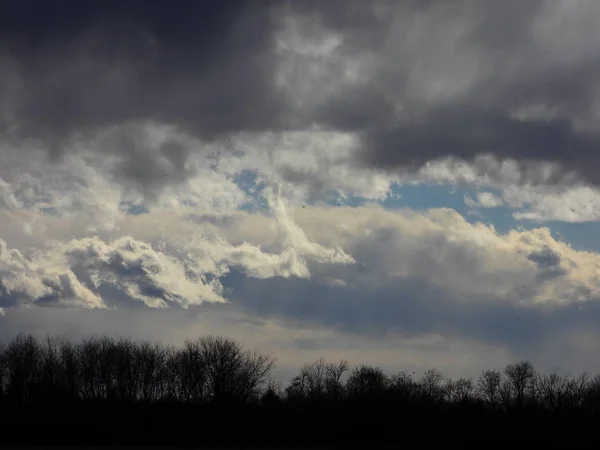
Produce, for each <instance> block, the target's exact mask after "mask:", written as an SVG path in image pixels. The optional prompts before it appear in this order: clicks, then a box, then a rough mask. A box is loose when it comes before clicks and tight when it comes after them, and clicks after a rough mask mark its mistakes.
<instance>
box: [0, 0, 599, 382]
mask: <svg viewBox="0 0 600 450" xmlns="http://www.w3.org/2000/svg"><path fill="white" fill-rule="evenodd" d="M599 49H600V3H599V2H597V1H594V0H589V1H586V0H557V1H538V0H528V1H517V0H507V1H502V2H499V1H495V0H482V1H475V0H473V1H471V0H464V1H463V0H458V1H453V2H447V1H434V0H431V1H416V0H415V1H411V0H406V1H402V2H400V1H383V0H375V1H369V2H367V1H362V0H361V1H353V0H328V1H327V2H322V1H316V0H294V1H285V0H265V1H261V2H258V1H251V0H248V1H243V0H230V1H227V2H222V1H216V0H204V1H202V2H196V1H192V0H180V1H178V2H176V3H170V4H168V3H167V2H162V1H157V0H149V1H141V0H123V1H116V0H104V1H88V2H79V1H75V0H64V1H61V2H41V1H33V0H6V1H4V2H2V6H1V7H0V67H2V70H1V71H0V341H6V340H8V339H10V338H12V337H13V336H15V335H16V334H17V333H19V332H21V331H24V332H27V333H34V334H36V335H39V336H43V335H45V334H46V333H51V334H60V335H63V336H66V337H68V338H71V339H80V338H82V337H87V336H90V335H93V334H108V335H110V336H115V337H117V336H118V337H125V336H126V337H131V338H134V339H148V340H153V341H162V342H165V343H170V344H174V345H178V344H181V343H182V342H183V341H184V339H185V338H187V337H191V338H194V337H196V336H199V335H204V334H217V335H226V336H229V337H231V338H234V339H236V340H238V341H240V342H241V343H242V344H243V345H244V346H246V347H247V348H254V349H258V350H261V351H263V352H266V353H272V354H273V355H274V356H276V358H277V372H276V373H277V376H278V377H280V378H281V379H283V380H285V379H289V377H291V376H292V374H293V373H294V371H295V370H297V368H298V367H299V366H300V365H301V364H302V363H304V362H310V361H314V360H316V359H317V358H320V357H325V358H326V359H328V360H332V361H337V360H339V359H340V358H343V359H347V360H348V361H349V362H350V363H351V364H363V363H364V364H372V365H377V366H380V367H382V368H383V369H384V370H386V371H388V372H391V373H393V372H397V371H401V370H406V371H424V370H427V369H429V368H433V367H435V368H437V369H439V370H441V371H442V373H444V374H446V375H447V376H453V377H457V376H461V375H465V376H476V375H477V374H478V373H480V371H481V370H482V369H484V368H502V367H503V366H504V365H505V364H507V363H510V362H514V361H516V360H521V359H528V360H530V361H532V362H533V363H534V364H535V365H536V367H538V368H539V369H540V370H542V371H552V370H556V371H559V372H564V373H566V372H582V371H591V372H600V360H599V359H598V358H597V355H598V351H599V350H600V346H599V344H598V342H600V339H599V338H600V332H599V331H598V330H599V329H600V327H599V325H600V289H599V282H600V241H599V239H598V232H599V231H600V225H599V224H598V221H599V220H600V175H598V174H599V173H600V171H599V170H598V169H599V168H600V154H599V153H598V150H599V149H600V126H599V125H598V123H600V122H599V120H598V119H599V118H600V81H599V80H600V50H599Z"/></svg>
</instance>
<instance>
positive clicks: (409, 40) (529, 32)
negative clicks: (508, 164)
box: [315, 1, 600, 184]
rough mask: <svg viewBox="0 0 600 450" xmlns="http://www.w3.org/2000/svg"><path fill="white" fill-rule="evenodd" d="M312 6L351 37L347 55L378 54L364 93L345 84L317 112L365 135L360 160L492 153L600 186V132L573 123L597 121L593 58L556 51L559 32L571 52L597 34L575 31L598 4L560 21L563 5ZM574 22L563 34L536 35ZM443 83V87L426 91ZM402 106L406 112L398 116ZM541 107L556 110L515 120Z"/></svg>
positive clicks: (384, 162)
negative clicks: (559, 168)
mask: <svg viewBox="0 0 600 450" xmlns="http://www.w3.org/2000/svg"><path fill="white" fill-rule="evenodd" d="M354 5H356V4H354ZM588 6H589V5H588ZM589 7H590V8H592V6H589ZM315 9H316V10H318V11H319V16H320V17H321V18H322V20H323V22H324V23H325V24H327V26H329V27H332V28H333V29H336V30H337V31H338V32H340V33H342V34H343V35H344V38H345V40H344V43H345V44H344V45H342V46H341V50H340V52H343V54H345V55H347V56H348V57H350V56H353V55H356V54H361V53H364V54H376V55H377V56H378V57H379V58H380V66H379V67H377V68H375V69H373V70H372V71H371V72H370V73H371V75H370V76H369V77H368V79H365V80H363V82H362V83H361V87H360V89H356V88H354V87H352V88H350V89H348V90H341V91H340V93H339V95H337V96H336V97H335V98H333V99H331V100H330V101H329V102H328V103H327V104H325V105H321V107H320V108H318V109H317V112H316V114H317V115H318V117H319V119H320V120H321V121H323V122H325V123H329V124H330V125H331V126H332V127H334V128H342V129H349V130H354V131H358V132H360V134H361V136H362V139H363V148H362V152H361V153H360V161H359V162H360V163H361V164H363V165H367V166H375V167H379V168H391V169H396V168H399V167H403V168H406V167H408V168H412V169H417V168H419V167H421V166H422V165H423V164H424V163H426V162H427V161H431V160H435V159H439V158H444V157H447V156H454V157H457V158H460V159H464V160H468V161H472V160H473V159H474V158H475V157H476V156H478V155H482V154H486V153H491V154H493V155H495V156H496V157H499V158H500V159H506V158H512V159H515V160H517V161H520V162H521V163H523V164H524V166H525V168H527V166H528V165H529V166H530V165H531V162H535V161H540V160H546V161H552V162H558V163H560V164H561V165H563V166H564V169H565V170H566V171H568V170H575V171H577V172H578V173H579V174H580V176H582V177H584V178H585V179H586V180H587V181H591V182H593V183H596V184H597V183H598V182H600V179H598V178H597V174H596V170H595V169H594V168H595V167H596V166H597V162H598V161H597V156H596V155H595V154H596V148H597V147H598V146H599V145H600V133H598V130H597V128H596V130H594V131H589V130H588V131H581V130H580V129H578V125H579V124H581V123H586V124H589V123H590V121H592V123H593V122H594V121H593V118H594V117H596V113H597V110H598V105H597V103H595V100H594V99H595V98H596V97H595V94H594V93H595V92H596V91H597V87H598V85H597V80H598V76H599V75H600V65H599V64H598V63H597V61H598V57H597V56H598V53H597V50H596V51H595V52H594V51H589V52H588V53H584V52H583V51H581V52H576V51H575V52H573V54H571V55H568V56H565V53H564V52H561V51H560V46H559V44H560V42H561V39H562V40H563V41H564V40H567V41H568V42H569V43H570V45H571V46H572V47H574V48H576V47H577V44H578V43H581V44H583V43H585V42H586V40H589V39H595V36H590V35H589V33H587V32H586V31H585V28H578V29H573V28H572V27H577V26H578V23H577V22H576V20H578V19H581V20H584V15H585V14H592V13H593V11H591V10H590V11H587V13H586V10H579V9H578V8H575V7H574V8H572V9H569V10H568V11H566V14H565V15H566V18H563V17H562V16H560V14H558V13H557V12H556V11H562V10H559V5H558V4H548V3H546V4H544V3H543V2H537V1H533V2H527V3H523V2H510V1H509V2H493V1H485V2H471V1H461V2H435V1H433V2H419V4H418V5H417V3H416V2H402V3H401V4H400V3H399V2H397V3H392V2H373V3H368V4H366V3H363V4H362V5H361V6H359V7H356V8H339V9H340V10H344V11H346V13H340V14H337V10H336V13H334V12H333V8H332V9H331V10H328V9H325V8H321V7H318V6H315ZM357 9H358V10H360V13H359V12H357ZM564 9H566V7H565V8H563V10H564ZM365 10H368V11H365ZM368 12H370V14H369V13H368ZM394 12H396V14H394ZM361 16H362V17H363V18H362V19H361V18H360V17H361ZM569 19H570V20H571V23H568V22H567V23H566V24H565V25H564V26H566V27H569V35H568V36H565V37H561V36H560V35H558V34H555V35H554V36H551V37H550V36H548V33H546V34H545V35H544V34H543V33H542V32H541V31H540V29H543V27H544V26H546V27H547V26H548V25H547V24H549V23H550V24H554V23H555V22H557V21H559V22H560V20H562V21H563V22H564V21H567V20H569ZM574 19H576V20H575V22H576V23H573V21H574ZM560 23H562V22H560ZM560 23H559V25H560ZM564 26H562V27H557V28H556V31H558V30H559V29H561V30H564V29H565V28H564ZM590 27H591V25H590ZM540 34H542V35H541V36H540ZM415 36H416V37H415ZM457 36H458V37H457ZM445 41H448V42H451V44H447V45H449V46H450V47H445V45H446V43H445ZM596 48H597V46H596ZM578 53H580V54H578ZM463 59H465V63H464V64H462V63H461V62H460V61H462V60H463ZM461 71H463V72H461ZM465 79H469V81H464V80H465ZM461 83H462V84H461ZM438 84H441V85H442V88H441V91H442V92H441V93H438V94H436V95H435V96H433V97H431V95H429V94H427V92H426V91H427V89H432V86H435V85H438ZM444 84H445V85H447V88H446V89H444V87H443V85H444ZM456 86H459V88H456V89H454V90H453V88H455V87H456ZM455 91H456V92H455ZM396 103H400V105H401V106H402V114H403V116H404V117H402V118H396V117H394V116H395V115H397V114H395V113H394V110H395V108H396ZM536 106H543V107H545V108H548V109H550V110H554V111H555V116H554V117H551V118H550V119H548V118H531V119H528V120H520V119H517V118H516V117H514V115H515V110H519V109H520V108H527V107H536ZM525 172H526V173H525V176H528V175H531V173H529V172H530V170H526V171H525ZM521 181H523V180H521ZM537 181H540V180H537ZM559 181H560V180H556V179H549V180H543V182H545V183H556V182H559Z"/></svg>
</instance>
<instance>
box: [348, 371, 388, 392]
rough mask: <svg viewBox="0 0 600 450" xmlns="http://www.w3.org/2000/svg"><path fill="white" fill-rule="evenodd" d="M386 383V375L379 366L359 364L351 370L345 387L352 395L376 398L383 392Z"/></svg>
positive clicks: (386, 385)
mask: <svg viewBox="0 0 600 450" xmlns="http://www.w3.org/2000/svg"><path fill="white" fill-rule="evenodd" d="M388 383H389V380H388V377H387V376H386V375H385V373H383V370H381V369H380V368H379V367H372V366H366V365H361V366H358V367H356V368H354V370H352V373H351V374H350V377H348V381H347V383H346V388H347V389H348V393H349V394H350V395H352V396H356V397H362V398H367V397H369V398H377V397H379V396H381V394H383V393H384V391H385V389H386V388H387V387H388Z"/></svg>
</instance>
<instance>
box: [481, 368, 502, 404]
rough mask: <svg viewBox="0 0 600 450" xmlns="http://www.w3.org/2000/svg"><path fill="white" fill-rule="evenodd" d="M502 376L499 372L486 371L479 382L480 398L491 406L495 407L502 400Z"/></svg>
mask: <svg viewBox="0 0 600 450" xmlns="http://www.w3.org/2000/svg"><path fill="white" fill-rule="evenodd" d="M501 381H502V375H501V374H500V372H498V371H497V370H484V371H483V372H482V373H481V375H479V379H478V380H477V391H478V394H479V396H480V397H481V398H482V399H483V400H484V401H486V402H487V403H488V404H490V405H495V404H496V402H497V401H498V400H499V398H500V383H501Z"/></svg>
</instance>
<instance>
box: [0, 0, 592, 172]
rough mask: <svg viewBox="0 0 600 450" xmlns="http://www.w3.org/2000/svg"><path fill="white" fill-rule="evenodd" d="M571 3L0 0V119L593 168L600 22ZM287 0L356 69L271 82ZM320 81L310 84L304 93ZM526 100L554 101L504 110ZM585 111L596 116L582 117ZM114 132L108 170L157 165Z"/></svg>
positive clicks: (382, 164)
mask: <svg viewBox="0 0 600 450" xmlns="http://www.w3.org/2000/svg"><path fill="white" fill-rule="evenodd" d="M569 5H571V3H570V2H569V3H568V4H567V2H564V3H559V2H557V3H550V2H542V1H534V0H532V1H527V2H522V1H512V0H509V1H502V2H499V1H494V0H488V1H479V2H478V1H470V0H464V1H456V2H443V1H416V0H414V1H402V2H399V1H373V2H367V1H350V0H348V1H345V0H344V1H337V0H331V1H328V2H321V1H302V0H298V1H295V2H289V1H283V0H273V1H249V0H247V1H242V0H231V1H217V0H210V1H208V0H207V1H198V2H195V1H192V0H183V1H180V2H177V3H176V4H167V3H166V2H161V1H157V0H153V1H141V0H124V1H116V0H107V1H94V2H77V1H74V0H65V1H61V2H41V1H33V0H7V1H5V2H3V3H2V6H1V7H0V8H1V9H0V64H1V65H2V67H3V69H4V70H3V71H2V75H0V131H3V132H4V134H5V135H9V136H11V137H13V138H15V137H16V138H29V137H39V138H42V139H43V140H45V142H46V143H47V144H48V145H50V144H52V143H54V144H56V143H59V144H60V143H62V142H63V139H64V138H66V137H69V136H71V135H72V134H73V133H74V132H77V133H81V132H86V131H95V130H97V129H99V128H101V127H103V126H109V125H115V124H118V125H120V124H126V123H128V122H139V121H144V120H156V121H161V122H165V123H169V124H174V125H178V126H180V127H182V128H183V129H186V130H187V131H190V132H192V133H194V134H195V135H196V136H198V137H201V138H205V139H211V138H215V137H222V136H224V135H226V134H228V133H230V132H237V131H241V130H245V131H265V130H281V129H290V128H292V127H293V128H297V129H306V128H307V127H308V126H312V125H315V124H317V125H321V126H323V127H325V128H330V129H338V130H347V131H356V132H358V133H359V136H361V138H362V146H361V150H360V152H359V155H358V158H357V160H356V163H357V164H359V165H362V166H368V167H378V168H386V169H393V170H395V169H396V168H406V167H409V168H418V167H420V166H421V165H422V164H424V163H425V162H427V161H430V160H434V159H439V158H444V157H447V156H455V157H458V158H461V159H465V160H473V159H474V158H475V157H476V156H478V155H481V154H487V153H491V154H493V155H495V156H496V157H498V159H500V160H503V159H506V158H514V159H516V160H518V161H521V162H522V163H523V164H525V165H527V164H531V162H532V161H533V162H536V161H542V160H546V161H553V162H558V163H560V164H561V165H562V166H564V168H565V171H570V170H574V171H576V172H578V173H579V174H580V175H581V176H583V177H584V178H586V179H587V180H588V181H591V182H593V183H600V178H599V177H598V176H597V171H596V170H595V168H596V167H597V163H598V161H597V159H598V157H597V156H596V154H597V148H599V146H600V134H599V133H598V132H597V131H594V127H596V125H594V124H595V122H596V121H595V120H594V118H595V117H597V114H598V111H599V108H598V102H597V101H596V98H597V95H596V93H597V92H598V89H599V87H600V86H599V85H598V81H597V80H600V63H598V61H600V58H599V56H600V51H599V50H598V48H599V47H598V45H595V44H600V42H598V43H595V42H594V41H595V40H598V39H599V37H600V36H599V37H596V34H594V33H592V32H593V30H594V29H596V28H598V27H597V26H595V25H594V23H593V22H590V20H593V18H594V17H597V16H598V14H600V5H597V6H594V4H593V3H591V4H585V5H582V7H575V6H573V7H571V6H569ZM594 8H596V9H594ZM286 14H289V15H290V16H291V17H293V16H303V17H305V18H307V19H308V21H309V22H307V23H310V24H312V25H311V26H316V27H317V28H320V29H323V30H325V31H326V32H332V33H336V34H337V35H338V36H339V37H340V45H339V46H338V47H337V48H336V49H335V58H330V59H328V61H332V62H331V63H329V62H328V64H331V67H333V66H335V65H336V64H338V62H341V63H343V62H344V61H350V60H352V59H353V58H359V59H360V57H366V58H367V59H366V60H367V61H368V62H367V63H365V64H368V66H369V67H368V70H366V71H364V73H363V72H361V75H360V77H362V78H361V79H360V80H359V82H356V83H350V84H349V85H344V84H343V83H342V82H341V81H340V79H339V78H340V77H339V76H338V75H335V74H343V73H345V71H344V70H340V68H339V67H337V66H336V67H335V68H334V69H333V72H332V74H333V75H332V74H330V75H332V76H331V77H330V78H331V79H330V81H328V83H330V84H331V86H333V85H336V83H338V84H339V83H341V84H340V87H339V89H337V88H336V89H333V90H328V92H329V93H328V94H327V95H325V94H323V95H314V96H313V95H311V96H309V97H310V98H312V99H315V98H316V99H317V100H316V101H313V100H310V99H308V100H306V102H307V103H306V104H304V105H303V107H302V108H296V107H294V106H292V102H290V101H289V100H290V96H289V95H287V94H286V95H284V93H283V92H281V91H280V90H279V88H278V86H279V84H278V83H276V78H277V75H278V67H279V63H280V62H281V58H285V56H281V55H280V54H279V53H278V52H277V50H276V49H277V45H276V35H277V32H278V31H279V30H281V29H282V27H284V26H285V23H286V22H285V21H284V20H282V18H283V17H284V16H286ZM305 23H306V22H305ZM586 24H587V25H586ZM547 30H550V31H547ZM309 34H310V33H309ZM295 57H298V58H300V59H301V58H302V57H301V56H297V55H296V56H295ZM369 58H370V59H369ZM336 61H337V62H336ZM308 63H309V61H308V60H307V64H308ZM300 65H302V61H300ZM307 73H309V74H310V73H311V72H310V71H308V72H307ZM334 75H335V76H334ZM293 78H294V77H293V75H291V76H290V80H288V82H289V83H290V84H291V85H292V88H293V84H294V80H293ZM432 86H433V87H435V89H437V90H436V91H435V92H433V91H432V92H433V93H432V92H429V90H430V89H432ZM322 87H323V86H322V85H321V86H319V85H318V83H317V84H315V88H314V89H315V93H316V94H319V92H317V91H318V89H321V88H322ZM326 90H327V89H326ZM332 92H333V93H332ZM311 102H312V103H311ZM398 105H401V106H402V108H403V109H402V111H403V113H402V114H403V115H402V117H399V116H398V115H397V109H398ZM540 106H542V107H544V108H548V109H549V110H552V111H553V117H552V118H550V119H545V118H544V119H542V118H539V117H538V118H534V119H531V120H528V121H523V120H520V119H517V118H515V115H514V114H513V113H514V111H515V110H519V109H523V108H528V107H540ZM582 123H583V124H587V125H590V124H591V125H592V126H591V128H592V129H591V130H590V129H588V130H586V131H582V130H581V127H580V126H579V125H581V124H582ZM588 128H589V126H588ZM596 130H597V127H596ZM126 147H127V146H125V145H124V146H122V148H121V147H120V148H119V151H121V152H123V153H127V154H128V155H130V157H124V167H123V169H122V174H121V175H122V176H123V177H125V178H131V179H133V180H138V182H139V183H144V182H147V181H146V180H147V179H152V180H156V178H157V177H158V175H159V173H160V172H161V171H163V166H161V165H159V164H156V163H152V161H149V162H148V164H147V167H146V165H140V166H137V165H136V164H135V161H140V160H141V158H140V157H139V156H140V155H139V154H138V153H139V150H137V151H134V150H131V149H127V148H126ZM131 147H132V148H134V149H135V146H131ZM61 148H62V146H61V145H55V146H54V149H55V150H57V149H61ZM174 149H175V151H174V152H171V151H167V152H166V154H168V156H167V159H168V160H169V161H168V162H169V164H170V167H171V169H172V173H178V174H180V175H181V176H180V178H185V177H186V176H187V175H186V174H185V173H184V172H182V171H181V170H180V168H181V166H182V165H184V161H185V160H186V158H187V156H188V152H189V151H190V150H187V149H182V148H177V146H175V147H174ZM163 153H164V152H163ZM163 156H164V155H163ZM160 157H161V156H160V155H158V156H153V157H152V158H154V159H156V158H160ZM153 161H154V160H153ZM163 176H164V174H163ZM170 179H172V178H170ZM557 181H559V180H550V182H557Z"/></svg>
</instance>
